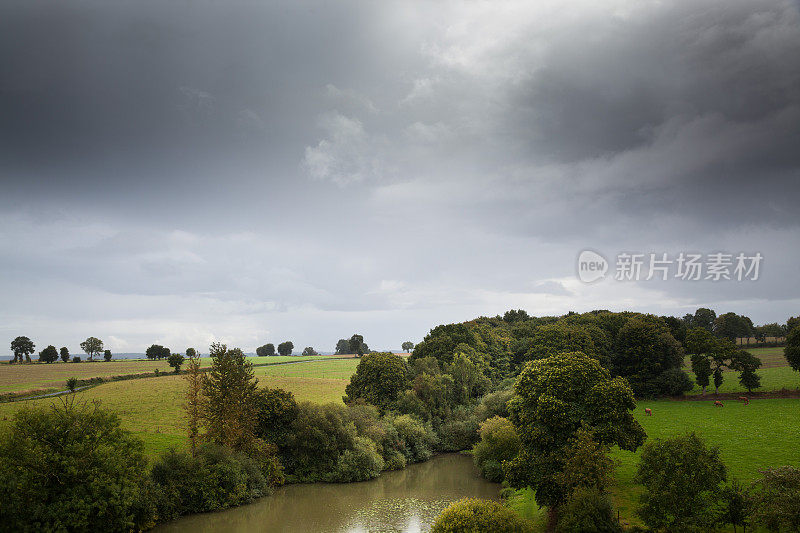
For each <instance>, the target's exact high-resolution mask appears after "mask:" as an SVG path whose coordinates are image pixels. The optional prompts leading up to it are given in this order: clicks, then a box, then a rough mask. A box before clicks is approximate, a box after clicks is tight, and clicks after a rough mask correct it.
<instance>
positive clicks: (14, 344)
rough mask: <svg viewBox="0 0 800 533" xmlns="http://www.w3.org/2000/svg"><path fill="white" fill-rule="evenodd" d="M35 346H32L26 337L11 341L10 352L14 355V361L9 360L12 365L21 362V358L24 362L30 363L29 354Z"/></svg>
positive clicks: (31, 342)
mask: <svg viewBox="0 0 800 533" xmlns="http://www.w3.org/2000/svg"><path fill="white" fill-rule="evenodd" d="M35 348H36V345H35V344H33V341H31V340H30V339H29V338H28V337H21V336H20V337H17V338H16V339H14V340H13V341H11V351H12V352H13V354H14V359H12V360H11V362H12V363H16V362H20V363H21V362H22V359H23V357H24V358H25V361H26V362H28V363H30V362H31V354H32V353H33V351H34V349H35Z"/></svg>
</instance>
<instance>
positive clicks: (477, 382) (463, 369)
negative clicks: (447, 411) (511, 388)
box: [445, 345, 492, 404]
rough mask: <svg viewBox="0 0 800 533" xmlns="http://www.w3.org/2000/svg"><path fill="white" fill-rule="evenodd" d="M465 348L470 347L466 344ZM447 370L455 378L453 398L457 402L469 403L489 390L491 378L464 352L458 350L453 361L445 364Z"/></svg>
mask: <svg viewBox="0 0 800 533" xmlns="http://www.w3.org/2000/svg"><path fill="white" fill-rule="evenodd" d="M464 347H465V348H468V347H467V346H466V345H464ZM445 372H446V373H448V374H450V376H452V378H453V389H452V390H453V399H454V401H455V403H457V404H467V403H469V402H470V401H471V400H473V399H476V398H480V397H481V396H483V395H484V394H486V393H487V392H488V391H489V387H490V386H491V384H492V383H491V380H489V378H487V377H486V376H485V375H483V372H481V369H480V368H478V366H477V365H476V364H475V363H473V362H472V361H471V360H470V358H469V357H467V355H466V354H465V353H464V352H460V351H457V353H456V354H455V355H454V356H453V362H452V363H450V364H448V365H446V366H445Z"/></svg>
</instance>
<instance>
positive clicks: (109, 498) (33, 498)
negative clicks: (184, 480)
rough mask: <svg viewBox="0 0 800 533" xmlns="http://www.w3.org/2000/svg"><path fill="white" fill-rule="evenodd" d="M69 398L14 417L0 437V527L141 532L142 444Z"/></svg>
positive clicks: (101, 413)
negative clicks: (0, 503)
mask: <svg viewBox="0 0 800 533" xmlns="http://www.w3.org/2000/svg"><path fill="white" fill-rule="evenodd" d="M73 398H74V397H70V399H69V400H66V401H62V402H61V403H56V404H55V405H54V406H47V407H38V408H34V409H23V410H21V411H19V412H18V413H17V414H16V415H15V417H14V421H13V424H12V426H11V429H10V431H9V432H8V434H7V435H4V436H2V437H0V499H1V500H2V502H3V504H2V505H0V524H2V526H0V528H2V529H4V530H7V531H131V530H134V531H138V530H140V529H142V528H145V526H146V521H148V520H149V516H147V515H146V514H145V513H142V512H141V511H142V510H143V505H142V502H143V501H144V497H145V495H146V490H147V489H146V476H147V472H148V467H147V459H146V458H145V456H144V453H143V449H144V447H143V444H142V442H141V441H140V440H138V439H136V438H134V437H133V436H131V435H130V433H128V432H127V431H125V430H123V429H121V428H120V421H119V418H118V417H117V415H115V414H113V413H110V412H108V411H105V410H103V409H100V408H99V407H98V406H97V405H86V404H79V403H77V402H73ZM143 515H144V516H143Z"/></svg>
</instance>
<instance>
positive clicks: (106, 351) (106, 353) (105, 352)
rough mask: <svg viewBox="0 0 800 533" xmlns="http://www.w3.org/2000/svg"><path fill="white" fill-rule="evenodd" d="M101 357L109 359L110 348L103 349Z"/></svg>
mask: <svg viewBox="0 0 800 533" xmlns="http://www.w3.org/2000/svg"><path fill="white" fill-rule="evenodd" d="M103 359H105V360H106V361H111V350H104V351H103Z"/></svg>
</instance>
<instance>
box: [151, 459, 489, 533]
mask: <svg viewBox="0 0 800 533" xmlns="http://www.w3.org/2000/svg"><path fill="white" fill-rule="evenodd" d="M499 492H500V486H499V485H498V484H496V483H490V482H488V481H486V480H485V479H482V478H480V477H479V476H478V473H477V470H476V469H475V467H474V466H473V465H472V459H471V458H470V457H469V456H464V455H457V454H448V455H441V456H438V457H436V458H434V459H432V460H430V461H428V462H427V463H422V464H417V465H411V466H409V467H408V468H406V469H405V470H400V471H397V472H384V473H383V475H381V477H379V478H378V479H375V480H372V481H365V482H363V483H345V484H325V483H314V484H310V485H290V486H288V487H282V488H280V489H278V490H277V491H275V493H274V494H273V495H272V496H269V497H267V498H262V499H261V500H258V501H257V502H255V503H253V504H250V505H245V506H242V507H237V508H235V509H229V510H227V511H221V512H219V513H210V514H203V515H195V516H189V517H186V518H182V519H180V520H176V521H175V522H170V523H169V524H164V525H162V526H159V527H158V528H156V529H155V530H154V531H156V532H157V533H205V532H211V531H231V532H245V531H248V532H249V531H269V532H317V531H318V532H337V533H338V532H348V533H356V532H358V533H362V532H370V533H371V532H408V533H416V532H422V531H428V530H429V529H430V526H431V524H432V523H433V519H434V518H435V517H436V515H437V514H439V513H440V512H441V511H442V509H444V508H445V507H447V505H449V504H450V503H451V502H453V501H454V500H457V499H459V498H465V497H472V498H492V499H496V498H498V496H499Z"/></svg>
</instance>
